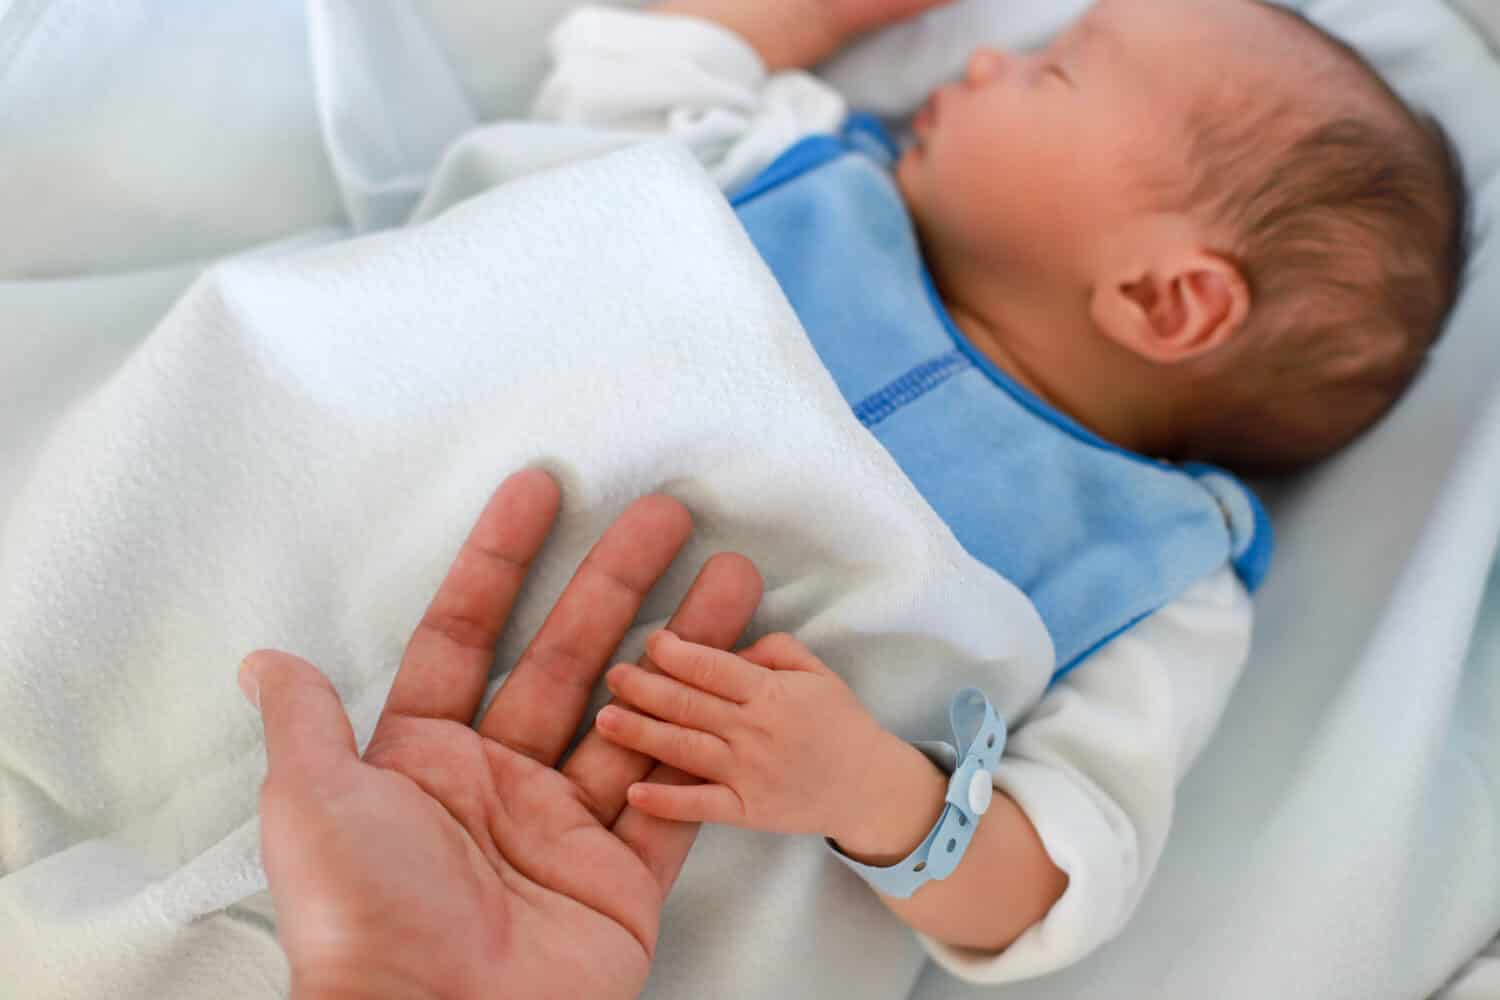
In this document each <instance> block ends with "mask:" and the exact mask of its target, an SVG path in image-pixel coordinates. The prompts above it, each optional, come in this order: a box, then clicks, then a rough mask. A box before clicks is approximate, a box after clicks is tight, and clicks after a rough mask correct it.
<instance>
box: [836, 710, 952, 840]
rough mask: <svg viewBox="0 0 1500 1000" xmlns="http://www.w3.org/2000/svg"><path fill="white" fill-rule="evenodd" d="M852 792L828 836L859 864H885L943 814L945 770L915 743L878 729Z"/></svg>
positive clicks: (921, 834)
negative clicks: (866, 762) (869, 753)
mask: <svg viewBox="0 0 1500 1000" xmlns="http://www.w3.org/2000/svg"><path fill="white" fill-rule="evenodd" d="M864 774H865V780H864V781H863V782H862V785H861V787H860V788H859V789H858V792H857V795H856V796H855V797H854V798H853V800H852V801H851V802H850V804H849V805H847V806H845V808H844V810H843V813H844V814H843V815H840V816H838V817H835V822H834V823H833V824H831V825H832V826H833V827H834V829H832V830H830V831H829V832H828V834H827V836H828V838H829V839H830V840H832V841H833V842H834V843H835V844H837V845H838V848H839V850H841V851H843V852H844V853H845V854H846V855H848V856H849V857H850V858H852V859H854V860H855V861H858V862H859V863H860V864H865V865H873V866H875V867H877V868H888V867H890V866H891V865H894V864H896V863H898V862H899V861H901V860H902V859H904V858H905V857H906V856H907V855H908V854H910V853H911V852H912V851H914V850H916V849H917V847H918V846H920V845H921V843H922V841H923V840H925V839H926V838H927V835H928V834H929V833H931V832H932V828H933V827H934V826H935V825H937V821H938V819H939V818H940V817H941V816H942V814H943V809H944V806H945V803H946V801H947V797H948V776H947V775H945V774H944V773H943V772H942V771H940V770H939V769H938V767H937V765H935V764H933V763H932V761H930V760H928V759H927V757H926V755H925V754H923V753H922V752H921V751H920V750H918V749H917V748H916V747H914V746H912V745H911V744H910V743H907V742H906V741H905V740H902V739H900V738H898V737H897V736H895V735H894V734H892V733H889V732H886V731H885V730H881V732H880V737H879V738H878V739H877V740H876V741H875V749H874V751H873V755H872V757H871V759H870V760H869V761H868V766H867V767H866V768H865V770H864Z"/></svg>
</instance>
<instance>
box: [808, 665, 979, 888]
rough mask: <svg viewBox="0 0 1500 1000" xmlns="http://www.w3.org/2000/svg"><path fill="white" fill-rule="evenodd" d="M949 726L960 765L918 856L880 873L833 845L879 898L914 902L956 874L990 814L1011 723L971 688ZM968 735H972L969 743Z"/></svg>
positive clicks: (958, 699)
mask: <svg viewBox="0 0 1500 1000" xmlns="http://www.w3.org/2000/svg"><path fill="white" fill-rule="evenodd" d="M948 721H949V723H950V724H951V725H952V727H953V739H954V741H955V744H956V745H955V746H952V747H949V749H951V750H953V751H954V759H955V760H956V761H957V762H958V764H957V767H955V769H954V771H953V775H952V777H950V778H949V779H948V795H947V800H946V801H947V805H945V806H944V807H943V814H942V815H941V816H939V817H938V821H937V825H936V826H934V827H933V828H932V832H931V833H929V834H928V835H927V838H926V839H925V840H923V841H922V843H920V844H918V845H917V849H916V850H914V851H912V852H911V853H910V854H908V855H907V856H906V857H905V858H904V859H903V860H901V861H900V862H898V863H896V864H894V865H891V866H890V867H889V868H876V867H874V866H872V865H862V864H860V863H859V862H858V861H855V860H854V859H853V858H851V857H849V856H848V855H847V854H845V853H844V852H843V851H840V850H839V849H838V847H837V846H836V845H835V844H834V843H833V841H831V840H830V841H827V843H828V846H829V848H831V849H832V850H833V854H834V856H835V857H836V858H838V859H839V860H840V861H842V862H843V863H844V864H846V865H848V866H849V867H850V868H852V869H853V870H854V872H855V873H856V874H857V875H859V877H860V878H862V879H864V880H865V881H866V882H868V883H870V885H871V886H872V887H873V888H874V889H875V890H876V891H877V892H879V893H881V894H882V895H885V896H890V897H892V898H893V899H910V898H911V896H912V894H913V893H915V892H916V891H917V890H918V889H920V888H922V886H924V885H926V884H927V883H928V882H931V881H934V880H939V879H945V878H947V877H948V876H949V875H952V874H953V871H954V869H956V868H957V867H958V863H959V862H960V861H962V860H963V856H964V851H966V850H967V849H968V847H969V841H971V840H973V839H974V830H975V829H976V828H977V827H978V826H979V817H981V816H983V815H984V814H985V812H987V811H988V810H989V807H990V802H991V800H992V799H993V797H994V794H995V786H994V776H995V769H996V768H998V767H999V766H1000V755H1001V753H1002V752H1003V751H1004V750H1005V720H1004V719H1002V718H1000V716H999V715H997V714H996V713H995V708H994V706H993V705H991V704H990V700H989V699H988V698H986V697H985V695H984V692H983V691H980V690H978V689H977V688H966V689H965V690H963V691H960V692H959V693H958V694H956V695H955V696H954V697H953V702H952V704H950V705H949V706H948ZM966 733H972V735H970V736H967V738H966V736H965V734H966ZM944 745H945V746H946V745H947V744H944Z"/></svg>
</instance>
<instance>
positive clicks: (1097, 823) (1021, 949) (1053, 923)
mask: <svg viewBox="0 0 1500 1000" xmlns="http://www.w3.org/2000/svg"><path fill="white" fill-rule="evenodd" d="M995 787H996V788H998V789H999V790H1000V791H1002V792H1004V793H1005V794H1006V795H1009V796H1010V797H1011V798H1012V799H1014V800H1015V801H1016V804H1017V805H1019V806H1020V807H1021V811H1022V812H1024V813H1025V814H1026V816H1027V818H1028V819H1029V820H1031V823H1032V825H1033V826H1034V827H1036V831H1037V834H1038V835H1039V836H1040V837H1041V839H1042V844H1043V846H1045V847H1046V849H1047V854H1048V855H1049V856H1050V857H1051V858H1052V863H1053V864H1055V865H1057V867H1059V868H1061V869H1062V870H1063V871H1064V872H1065V873H1067V876H1068V888H1067V890H1066V891H1065V892H1064V893H1063V895H1062V898H1061V899H1059V900H1058V901H1057V903H1056V904H1054V905H1053V907H1052V909H1051V911H1050V912H1049V913H1048V914H1047V916H1046V918H1045V919H1044V920H1042V922H1041V923H1038V924H1035V925H1033V926H1032V927H1031V928H1030V929H1028V930H1027V931H1026V932H1025V933H1024V934H1022V935H1021V937H1020V938H1018V939H1017V940H1016V942H1015V943H1014V944H1012V945H1011V946H1010V947H1009V948H1007V949H1006V950H1005V951H1004V952H1002V953H1000V954H998V955H997V954H995V953H993V952H986V951H978V950H974V949H969V948H955V947H953V946H951V945H947V944H943V943H942V942H941V941H936V940H934V939H932V938H929V937H927V936H925V935H920V934H919V935H918V938H919V939H920V940H921V942H922V946H923V947H924V948H926V949H927V953H928V954H929V955H930V956H932V959H933V961H935V962H937V963H938V965H940V966H942V967H943V968H944V969H946V970H947V971H948V972H949V973H951V974H953V975H955V976H957V977H958V978H960V979H963V980H966V981H968V982H971V983H980V984H994V983H1007V982H1014V981H1017V980H1022V979H1033V978H1036V977H1037V976H1043V975H1046V974H1047V973H1049V972H1054V971H1056V970H1057V969H1060V968H1063V967H1065V966H1067V965H1070V964H1072V963H1073V962H1074V961H1076V960H1077V959H1078V958H1080V957H1082V955H1083V954H1086V953H1087V952H1088V951H1090V950H1092V946H1093V945H1096V944H1097V943H1099V942H1102V941H1104V940H1106V939H1108V938H1109V937H1110V936H1111V935H1112V934H1113V933H1114V932H1115V931H1116V930H1117V929H1118V925H1119V921H1120V914H1121V910H1122V909H1123V908H1124V907H1125V905H1126V900H1127V898H1128V893H1129V889H1130V887H1131V886H1132V885H1133V884H1134V882H1135V881H1136V876H1137V871H1138V865H1137V859H1136V852H1135V850H1134V847H1133V844H1132V843H1131V842H1129V841H1122V840H1121V838H1120V837H1119V835H1118V832H1117V831H1116V830H1114V829H1112V828H1111V827H1110V825H1109V824H1108V823H1107V822H1106V821H1105V819H1104V815H1103V814H1102V813H1101V812H1100V811H1099V808H1098V807H1097V806H1096V805H1095V803H1094V802H1093V801H1092V800H1091V799H1090V797H1089V795H1088V794H1087V793H1085V792H1084V791H1083V790H1081V789H1079V788H1077V787H1076V786H1074V785H1073V784H1072V782H1071V780H1070V779H1069V778H1068V777H1067V775H1065V774H1063V773H1062V772H1060V771H1057V770H1055V769H1053V768H1050V767H1047V766H1045V765H1041V764H1036V763H1033V762H1031V761H1025V760H1011V759H1008V758H1007V759H1005V760H1003V761H1002V762H1001V764H1000V769H999V771H998V772H997V773H996V775H995Z"/></svg>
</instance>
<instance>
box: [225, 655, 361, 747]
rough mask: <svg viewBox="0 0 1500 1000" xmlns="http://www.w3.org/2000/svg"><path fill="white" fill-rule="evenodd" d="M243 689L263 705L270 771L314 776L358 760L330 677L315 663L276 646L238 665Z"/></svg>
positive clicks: (262, 714)
mask: <svg viewBox="0 0 1500 1000" xmlns="http://www.w3.org/2000/svg"><path fill="white" fill-rule="evenodd" d="M239 682H240V689H241V690H242V691H244V692H245V697H247V698H249V699H250V702H251V703H252V704H254V705H256V706H257V707H258V708H259V709H260V717H261V721H262V723H263V724H264V725H265V730H266V756H267V757H268V759H269V761H270V767H271V770H272V771H273V772H274V771H277V770H283V769H284V770H285V771H286V772H287V773H290V774H309V773H312V774H316V773H319V772H325V771H326V770H327V769H328V768H330V767H332V766H334V765H336V764H339V763H342V762H344V761H345V760H358V758H359V750H358V747H357V746H356V744H355V742H354V729H353V728H352V727H351V726H350V725H349V716H348V715H346V714H345V713H344V705H343V702H341V701H339V695H338V692H337V691H335V690H334V689H333V685H332V684H330V683H329V681H328V678H327V677H324V676H323V674H322V672H320V671H319V670H318V668H317V667H314V666H313V665H312V664H311V663H308V662H307V661H306V660H304V659H301V658H300V657H296V656H293V655H291V654H290V653H281V652H277V651H276V650H270V649H263V650H260V651H259V652H255V653H251V654H250V655H249V656H247V657H245V660H244V662H243V663H241V664H240V674H239Z"/></svg>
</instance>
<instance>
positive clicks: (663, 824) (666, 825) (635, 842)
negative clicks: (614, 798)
mask: <svg viewBox="0 0 1500 1000" xmlns="http://www.w3.org/2000/svg"><path fill="white" fill-rule="evenodd" d="M647 773H649V776H650V781H651V782H652V783H653V784H656V785H668V784H671V785H690V784H694V783H696V782H697V780H698V779H697V778H694V777H692V776H690V775H686V774H683V773H682V772H681V771H679V770H677V769H676V768H672V767H668V766H667V765H665V764H657V765H654V766H653V767H652V768H651V769H650V770H649V772H645V773H643V775H642V776H643V777H644V776H645V774H647ZM621 797H622V798H623V793H622V795H621ZM611 829H612V830H614V833H615V836H617V837H619V838H620V839H621V840H622V841H624V842H625V844H626V846H628V847H629V848H630V849H631V850H633V851H634V852H635V853H636V854H637V855H638V856H639V857H640V859H641V860H642V861H643V862H645V865H646V868H647V870H648V871H650V872H651V876H652V878H654V879H655V880H656V884H657V885H658V886H660V887H661V898H662V901H665V900H666V898H667V896H668V895H669V894H670V893H671V891H672V886H673V885H675V884H676V882H677V876H678V874H679V873H680V872H681V871H682V865H683V862H684V861H686V860H687V856H688V851H690V850H691V849H692V846H693V841H694V840H696V839H697V837H698V824H697V823H678V822H675V821H673V820H667V819H661V818H659V817H657V816H652V815H650V814H649V813H645V812H642V811H641V810H639V809H632V808H629V807H626V808H624V809H622V810H621V811H620V815H619V817H618V818H617V819H616V820H615V821H614V825H613V826H612V827H611Z"/></svg>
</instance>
